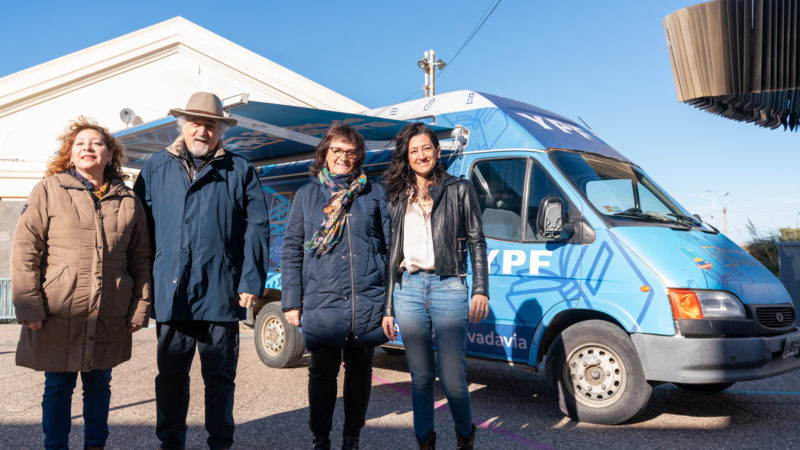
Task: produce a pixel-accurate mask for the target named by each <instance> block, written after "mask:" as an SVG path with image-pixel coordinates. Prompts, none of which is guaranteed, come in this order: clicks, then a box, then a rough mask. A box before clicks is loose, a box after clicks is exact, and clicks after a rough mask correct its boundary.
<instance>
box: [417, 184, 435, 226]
mask: <svg viewBox="0 0 800 450" xmlns="http://www.w3.org/2000/svg"><path fill="white" fill-rule="evenodd" d="M429 187H430V184H429V183H426V184H425V185H424V186H419V185H417V188H418V192H417V196H416V198H415V199H414V200H413V201H414V203H416V204H417V205H418V206H419V209H420V210H421V211H422V218H423V219H425V221H426V222H427V221H428V220H430V218H431V212H432V210H433V199H432V198H431V193H430V191H429V190H428V188H429Z"/></svg>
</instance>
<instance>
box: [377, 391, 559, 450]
mask: <svg viewBox="0 0 800 450" xmlns="http://www.w3.org/2000/svg"><path fill="white" fill-rule="evenodd" d="M372 379H373V380H375V381H376V382H378V383H380V384H382V385H384V386H386V387H388V388H389V389H391V390H393V391H397V392H399V393H401V394H403V395H405V396H406V397H411V389H407V388H404V387H402V386H398V385H396V384H395V383H393V382H391V381H389V380H385V379H383V378H381V377H379V376H377V375H373V376H372ZM446 403H447V400H439V401H438V402H436V403H434V405H433V408H434V409H441V410H442V411H450V408H449V407H448V406H447V405H446ZM473 421H475V422H478V423H479V424H478V425H476V426H477V427H478V428H483V429H485V430H489V431H491V432H492V433H495V434H499V435H500V436H503V437H504V438H507V439H510V440H512V441H514V442H516V443H518V444H522V445H524V446H526V447H528V448H539V449H552V447H548V446H547V445H545V444H542V443H541V442H536V441H534V440H532V439H528V438H526V437H525V436H521V435H519V434H517V433H514V432H513V431H510V430H506V429H505V428H502V427H500V426H499V425H495V424H493V423H491V422H490V421H488V420H481V419H478V418H476V417H473Z"/></svg>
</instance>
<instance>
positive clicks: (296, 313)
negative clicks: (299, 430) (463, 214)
mask: <svg viewBox="0 0 800 450" xmlns="http://www.w3.org/2000/svg"><path fill="white" fill-rule="evenodd" d="M365 158H366V148H365V145H364V138H363V137H362V136H361V135H360V134H359V133H358V132H357V131H356V130H354V129H353V128H351V127H349V126H347V125H334V126H332V127H331V128H330V129H329V130H328V132H327V133H326V134H325V137H323V138H322V140H321V141H320V143H319V144H318V145H317V148H316V150H315V151H314V162H313V163H312V165H311V167H310V169H311V173H312V174H313V175H314V178H313V179H312V181H310V182H309V183H307V184H306V185H304V186H302V187H300V189H298V190H297V194H296V196H295V198H294V201H293V202H292V207H291V213H290V215H289V222H288V223H287V225H286V231H285V234H284V240H283V253H282V257H281V288H282V290H283V293H282V300H281V304H282V305H281V306H282V308H283V311H284V314H285V316H286V320H287V321H288V322H289V323H291V324H292V325H294V326H300V318H301V317H302V319H303V322H302V323H303V339H304V340H305V344H306V348H308V350H309V351H310V352H311V362H310V364H309V367H308V403H309V414H310V419H309V427H310V428H311V432H312V433H313V435H314V441H313V444H314V448H320V449H324V448H330V444H331V442H330V438H329V434H330V431H331V428H332V419H333V410H334V407H335V405H336V396H337V383H336V377H337V375H338V373H339V366H340V365H341V363H342V362H344V370H345V374H344V393H343V397H344V416H345V419H344V426H343V428H342V448H343V449H351V448H358V445H359V433H360V431H361V428H363V426H364V422H365V417H366V413H367V405H368V403H369V395H370V390H371V388H372V356H373V354H374V351H375V346H377V345H380V344H382V343H384V342H386V340H387V336H386V335H385V334H384V331H383V329H382V322H383V310H384V302H385V295H384V294H385V277H386V262H387V257H388V242H389V213H388V211H387V209H386V204H387V200H388V199H387V196H386V192H385V190H384V188H383V186H382V185H381V184H380V183H373V182H372V181H371V180H369V179H368V178H367V176H366V175H365V174H364V171H363V170H362V169H361V165H362V163H363V162H364V159H365ZM387 320H391V319H387Z"/></svg>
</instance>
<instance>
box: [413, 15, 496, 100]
mask: <svg viewBox="0 0 800 450" xmlns="http://www.w3.org/2000/svg"><path fill="white" fill-rule="evenodd" d="M492 1H493V2H495V3H494V5H492V2H489V6H487V7H486V10H484V11H483V14H481V16H480V18H478V22H477V23H476V24H475V26H474V27H473V28H472V31H470V33H469V36H467V39H466V40H464V43H463V44H461V47H460V48H459V49H458V51H456V54H455V55H453V57H452V58H450V61H448V62H447V65H446V66H445V67H444V69H441V70H440V71H439V76H440V77H441V76H442V73H443V72H444V71H445V70H446V69H447V68H448V67H450V65H451V64H453V61H455V59H456V57H458V55H459V54H460V53H461V51H462V50H464V47H466V46H467V44H469V41H471V40H472V38H474V37H475V35H476V34H478V31H480V29H481V27H483V24H485V23H486V21H487V20H489V17H490V16H491V15H492V13H493V12H494V10H495V9H497V7H498V6H500V2H502V1H503V0H496V1H495V0H492ZM418 93H419V89H415V90H414V92H412V93H411V94H409V95H408V97H406V98H404V99H403V100H401V101H400V103H403V102H405V101H407V100H409V99H410V98H411V97H413V96H415V95H416V94H418Z"/></svg>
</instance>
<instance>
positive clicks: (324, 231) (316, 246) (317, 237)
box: [303, 168, 367, 256]
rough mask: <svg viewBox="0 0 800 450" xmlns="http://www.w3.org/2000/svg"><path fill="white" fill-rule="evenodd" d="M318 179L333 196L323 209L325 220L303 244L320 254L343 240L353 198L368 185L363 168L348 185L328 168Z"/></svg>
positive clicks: (321, 172) (308, 250)
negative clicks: (339, 180)
mask: <svg viewBox="0 0 800 450" xmlns="http://www.w3.org/2000/svg"><path fill="white" fill-rule="evenodd" d="M317 179H319V182H320V183H322V184H323V186H325V187H327V188H328V191H329V192H330V194H331V198H330V200H328V203H327V204H326V205H325V209H324V210H323V211H324V212H325V220H323V221H322V224H321V225H320V227H319V229H318V230H317V231H315V232H314V235H313V236H311V239H309V240H308V241H306V243H305V244H303V248H304V249H305V251H307V252H309V253H314V254H316V255H317V256H320V255H324V254H325V253H328V252H330V251H331V250H333V248H334V247H336V244H338V243H339V241H341V240H342V233H343V232H344V224H345V221H346V219H347V212H348V211H349V210H350V205H351V204H352V203H353V199H355V198H356V196H357V195H358V194H360V193H361V191H363V190H364V187H365V186H366V185H367V176H366V175H365V174H364V171H363V170H362V171H361V173H360V174H359V176H358V177H357V178H356V179H355V180H353V181H352V182H351V183H350V185H349V186H348V185H347V184H346V183H336V182H335V181H334V180H333V179H332V178H331V173H330V172H329V171H328V169H327V168H323V169H322V170H321V171H320V172H319V174H318V175H317Z"/></svg>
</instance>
